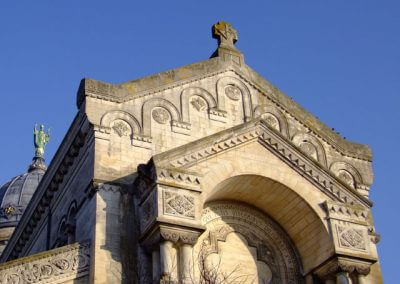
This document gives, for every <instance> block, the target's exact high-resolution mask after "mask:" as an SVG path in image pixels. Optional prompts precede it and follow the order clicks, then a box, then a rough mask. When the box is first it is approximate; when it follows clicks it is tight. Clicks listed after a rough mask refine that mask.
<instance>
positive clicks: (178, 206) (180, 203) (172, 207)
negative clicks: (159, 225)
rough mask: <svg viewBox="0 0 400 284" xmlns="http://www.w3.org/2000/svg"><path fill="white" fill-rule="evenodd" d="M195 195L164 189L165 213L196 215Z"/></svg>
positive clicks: (180, 215) (185, 215)
mask: <svg viewBox="0 0 400 284" xmlns="http://www.w3.org/2000/svg"><path fill="white" fill-rule="evenodd" d="M194 202H195V201H194V197H193V196H190V195H187V194H179V193H175V192H170V191H164V213H165V214H168V215H174V216H178V217H187V218H191V219H193V218H194V217H195V214H194V211H195V204H194Z"/></svg>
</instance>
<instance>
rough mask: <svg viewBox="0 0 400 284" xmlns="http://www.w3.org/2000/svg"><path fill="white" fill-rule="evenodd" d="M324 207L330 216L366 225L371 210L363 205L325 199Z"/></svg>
mask: <svg viewBox="0 0 400 284" xmlns="http://www.w3.org/2000/svg"><path fill="white" fill-rule="evenodd" d="M324 208H325V210H326V212H327V214H328V218H333V219H337V220H342V221H347V222H351V223H357V224H361V225H366V224H367V223H368V215H369V211H368V210H367V209H366V208H365V207H363V206H361V205H350V204H343V203H338V202H332V201H325V202H324Z"/></svg>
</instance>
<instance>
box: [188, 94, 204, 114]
mask: <svg viewBox="0 0 400 284" xmlns="http://www.w3.org/2000/svg"><path fill="white" fill-rule="evenodd" d="M190 104H191V105H192V106H193V107H194V108H195V109H197V111H204V110H206V109H207V103H206V102H205V101H204V100H203V99H201V98H199V97H194V98H193V99H192V100H191V101H190Z"/></svg>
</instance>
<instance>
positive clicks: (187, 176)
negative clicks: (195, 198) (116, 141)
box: [134, 159, 201, 201]
mask: <svg viewBox="0 0 400 284" xmlns="http://www.w3.org/2000/svg"><path fill="white" fill-rule="evenodd" d="M138 175H139V176H138V178H137V179H136V180H135V184H134V187H135V188H136V189H137V194H138V195H139V196H140V199H141V200H142V201H143V199H144V198H146V196H147V195H148V193H149V192H150V190H151V189H152V188H154V186H156V185H157V184H161V185H166V186H170V187H175V188H182V189H188V190H192V191H201V188H200V186H201V177H200V176H199V175H197V174H195V173H189V172H184V171H179V170H175V169H164V168H161V167H157V166H156V165H155V164H154V161H153V160H152V159H151V160H150V161H149V162H148V163H147V164H145V165H144V164H141V165H139V166H138Z"/></svg>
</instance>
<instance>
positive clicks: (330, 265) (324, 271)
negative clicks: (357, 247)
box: [315, 257, 371, 280]
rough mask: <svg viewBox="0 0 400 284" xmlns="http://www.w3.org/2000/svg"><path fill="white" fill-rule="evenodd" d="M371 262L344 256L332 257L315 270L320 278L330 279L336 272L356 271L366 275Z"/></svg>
mask: <svg viewBox="0 0 400 284" xmlns="http://www.w3.org/2000/svg"><path fill="white" fill-rule="evenodd" d="M370 266H371V263H368V262H364V261H361V260H356V259H350V258H345V257H337V258H334V259H332V260H330V261H328V262H327V263H325V264H324V265H323V266H321V267H320V268H318V269H317V270H316V271H315V274H316V275H318V277H319V278H320V279H325V280H326V279H332V278H333V277H335V275H336V273H338V272H342V271H345V272H348V273H353V272H357V273H358V274H362V275H367V274H368V273H369V272H370Z"/></svg>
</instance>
